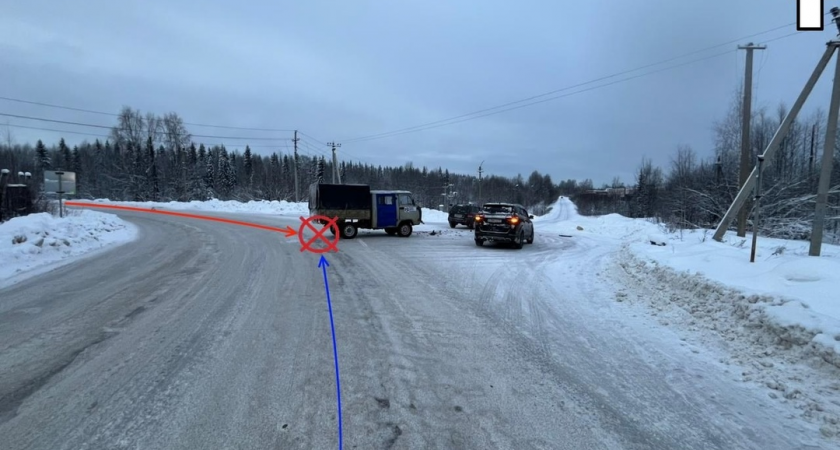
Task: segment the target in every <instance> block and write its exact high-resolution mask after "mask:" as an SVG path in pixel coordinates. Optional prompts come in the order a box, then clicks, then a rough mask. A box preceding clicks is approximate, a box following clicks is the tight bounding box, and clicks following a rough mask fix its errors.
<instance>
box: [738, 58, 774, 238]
mask: <svg viewBox="0 0 840 450" xmlns="http://www.w3.org/2000/svg"><path fill="white" fill-rule="evenodd" d="M766 48H767V46H766V45H753V43H752V42H750V43H749V44H747V45H739V46H738V49H740V50H746V51H747V64H746V68H745V72H744V103H743V104H742V107H741V113H742V115H741V164H740V166H741V167H740V169H741V170H740V172H741V173H740V177H739V179H738V184H739V186H740V188H743V187H744V185H745V184H746V183H747V179H748V178H749V177H750V172H751V171H752V166H751V165H750V163H751V162H752V158H751V155H750V153H751V152H750V119H751V118H752V73H753V50H764V49H766ZM746 235H747V206H746V205H744V206H742V207H741V209H740V210H739V211H738V236H739V237H744V236H746Z"/></svg>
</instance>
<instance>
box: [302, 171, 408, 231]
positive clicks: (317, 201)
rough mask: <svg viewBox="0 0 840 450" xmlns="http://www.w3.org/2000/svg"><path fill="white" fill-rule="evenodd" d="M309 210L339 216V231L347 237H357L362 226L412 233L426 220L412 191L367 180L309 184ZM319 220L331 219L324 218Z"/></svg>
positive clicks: (312, 214)
mask: <svg viewBox="0 0 840 450" xmlns="http://www.w3.org/2000/svg"><path fill="white" fill-rule="evenodd" d="M309 214H310V217H311V216H316V215H318V216H325V217H328V218H330V219H332V218H335V217H337V218H338V220H337V221H336V224H337V225H338V230H339V232H340V234H339V235H340V236H341V237H342V238H344V239H353V238H354V237H356V235H357V234H358V233H359V228H366V229H371V230H385V232H386V233H388V234H390V235H397V236H401V237H409V236H411V233H412V231H413V230H414V228H413V227H414V225H419V224H421V223H423V221H422V211H421V210H420V207H419V206H417V205H416V204H415V203H414V198H413V197H412V195H411V192H409V191H383V190H371V189H370V186H369V185H366V184H324V183H313V184H312V185H310V186H309ZM317 222H319V223H321V224H327V223H328V222H327V221H325V220H323V219H320V220H318V221H317ZM330 231H333V229H332V227H330ZM333 233H334V231H333Z"/></svg>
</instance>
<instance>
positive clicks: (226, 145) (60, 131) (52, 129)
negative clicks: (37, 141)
mask: <svg viewBox="0 0 840 450" xmlns="http://www.w3.org/2000/svg"><path fill="white" fill-rule="evenodd" d="M2 126H4V127H14V128H22V129H26V130H36V131H48V132H51V133H60V134H75V135H81V136H88V137H97V138H104V139H110V138H112V137H113V136H110V135H107V134H97V133H90V132H81V131H70V130H57V129H54V128H42V127H30V126H26V125H17V124H14V123H4V124H2ZM287 141H291V139H287ZM213 145H220V146H221V145H224V146H225V147H237V146H241V145H242V144H233V145H231V144H230V143H228V144H225V143H217V144H213ZM286 146H288V143H286ZM248 147H251V148H269V149H277V148H278V147H279V145H250V144H248Z"/></svg>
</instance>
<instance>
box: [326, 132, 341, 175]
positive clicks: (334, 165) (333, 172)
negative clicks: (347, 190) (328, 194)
mask: <svg viewBox="0 0 840 450" xmlns="http://www.w3.org/2000/svg"><path fill="white" fill-rule="evenodd" d="M327 145H329V146H331V147H332V161H333V163H332V165H333V170H332V182H333V184H335V180H336V179H338V184H341V174H339V173H338V158H336V156H335V148H336V147H341V144H336V143H335V142H327Z"/></svg>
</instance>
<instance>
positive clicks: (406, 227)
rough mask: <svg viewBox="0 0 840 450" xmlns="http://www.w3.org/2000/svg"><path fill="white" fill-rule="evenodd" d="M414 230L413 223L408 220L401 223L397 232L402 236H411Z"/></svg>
mask: <svg viewBox="0 0 840 450" xmlns="http://www.w3.org/2000/svg"><path fill="white" fill-rule="evenodd" d="M412 231H414V230H413V229H412V228H411V224H410V223H408V222H406V223H404V224H402V225H400V226H399V228H397V234H398V235H399V236H400V237H409V236H411V232H412Z"/></svg>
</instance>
